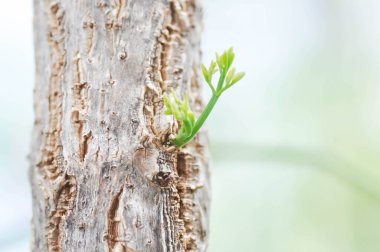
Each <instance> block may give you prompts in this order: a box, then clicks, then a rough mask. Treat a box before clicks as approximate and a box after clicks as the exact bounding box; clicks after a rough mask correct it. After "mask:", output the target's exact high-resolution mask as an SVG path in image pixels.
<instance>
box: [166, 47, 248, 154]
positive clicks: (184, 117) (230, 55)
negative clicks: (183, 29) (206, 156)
mask: <svg viewBox="0 0 380 252" xmlns="http://www.w3.org/2000/svg"><path fill="white" fill-rule="evenodd" d="M234 58H235V54H234V52H233V49H232V47H231V48H230V49H228V50H226V51H224V52H223V53H222V55H219V54H216V61H211V63H210V66H209V67H208V68H207V67H206V66H205V65H203V64H202V73H203V77H204V78H205V80H206V83H207V84H208V86H209V87H210V89H211V91H212V96H211V99H210V101H209V102H208V104H207V105H206V107H205V109H204V110H203V112H202V114H201V115H200V116H199V118H198V120H196V121H195V117H194V114H193V112H191V110H190V108H189V98H188V96H187V95H186V97H185V100H184V101H181V100H180V99H178V97H177V96H176V95H175V93H174V92H173V91H172V95H171V96H164V103H165V107H166V110H165V114H166V115H173V116H174V117H175V119H177V120H178V121H179V122H181V128H180V130H179V131H178V133H177V135H176V136H175V138H174V139H173V140H172V141H171V142H172V143H173V144H175V145H177V146H178V147H182V146H183V145H185V144H186V143H188V142H189V141H190V140H191V139H193V138H194V136H195V135H196V134H197V132H198V131H199V129H200V128H201V127H202V125H203V123H204V122H205V121H206V119H207V117H208V116H209V114H210V112H211V111H212V109H213V107H214V105H215V104H216V102H217V100H218V98H219V97H220V95H221V94H222V93H223V92H224V91H226V90H227V89H228V88H230V87H231V86H233V85H234V84H235V83H236V82H238V81H240V80H241V79H242V78H243V77H244V75H245V74H244V73H243V72H238V73H236V70H235V68H231V65H232V63H233V61H234ZM230 68H231V69H230ZM218 71H219V80H218V84H217V86H216V87H215V86H214V85H213V82H212V78H213V76H214V75H215V73H217V72H218Z"/></svg>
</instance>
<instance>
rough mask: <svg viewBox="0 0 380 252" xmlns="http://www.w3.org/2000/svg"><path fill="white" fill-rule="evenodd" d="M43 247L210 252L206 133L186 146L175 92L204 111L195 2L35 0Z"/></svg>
mask: <svg viewBox="0 0 380 252" xmlns="http://www.w3.org/2000/svg"><path fill="white" fill-rule="evenodd" d="M34 5H35V19H34V27H35V50H36V54H35V55H36V84H35V113H36V122H35V127H34V131H33V144H32V151H31V157H32V166H31V169H30V178H31V184H32V192H33V220H32V230H33V231H32V234H33V239H32V243H31V244H32V251H38V252H40V251H42V252H44V251H58V252H60V251H111V252H112V251H127V252H132V251H143V252H145V251H148V252H149V251H152V252H153V251H159V252H160V251H162V252H170V251H206V248H207V239H208V209H209V174H208V154H207V148H206V135H205V133H204V132H201V133H200V134H199V136H198V137H197V138H196V139H195V140H194V141H192V142H191V143H190V144H188V146H186V147H185V148H183V149H181V150H178V149H177V148H175V147H173V146H169V145H167V142H168V139H169V137H170V135H171V134H174V133H175V132H176V131H177V130H178V128H179V126H180V125H178V123H177V122H176V121H174V119H173V118H171V117H169V116H165V115H163V110H164V108H163V101H162V97H163V95H164V94H165V93H166V92H168V91H169V90H170V89H174V90H175V91H176V92H177V93H178V94H181V95H184V94H185V93H186V92H187V93H189V96H190V99H191V106H192V108H193V110H194V111H195V113H198V114H199V113H200V112H201V109H202V102H201V96H200V85H199V73H198V69H199V65H200V50H199V44H200V33H201V12H202V11H201V9H200V7H199V6H198V3H197V1H195V0H96V1H93V0H84V1H77V2H73V1H69V0H60V1H54V0H34Z"/></svg>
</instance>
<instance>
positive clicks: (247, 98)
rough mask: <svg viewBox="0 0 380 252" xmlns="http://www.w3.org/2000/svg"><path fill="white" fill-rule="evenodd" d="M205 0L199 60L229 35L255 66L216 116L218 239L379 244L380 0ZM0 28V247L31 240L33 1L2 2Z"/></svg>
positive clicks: (343, 247)
mask: <svg viewBox="0 0 380 252" xmlns="http://www.w3.org/2000/svg"><path fill="white" fill-rule="evenodd" d="M203 3H204V12H205V31H204V36H203V44H202V48H203V59H204V61H205V62H208V61H210V60H211V59H212V58H213V56H214V52H215V51H222V50H224V49H226V48H228V47H229V46H231V45H233V46H234V48H235V51H236V54H237V56H236V66H237V67H238V69H239V70H244V71H245V72H247V76H246V77H245V79H244V80H243V81H241V82H239V83H238V84H237V86H236V87H234V88H232V89H230V91H228V92H227V93H226V94H225V95H224V96H223V97H222V99H221V100H220V102H219V105H218V106H217V107H216V109H215V111H214V112H213V114H212V115H211V118H210V120H209V121H208V125H207V127H208V129H209V134H210V141H211V152H212V156H213V167H212V175H213V177H212V182H213V191H212V194H213V202H212V213H211V237H210V247H209V251H210V252H231V251H239V252H245V251H247V252H251V251H253V252H278V251H281V252H304V251H305V252H378V251H380V238H379V235H380V170H379V168H380V116H379V112H380V71H379V70H380V14H379V13H380V1H377V0H360V1H357V0H234V1H228V0H203ZM0 32H1V33H0V34H1V40H0V76H1V82H0V85H1V89H0V129H1V131H0V251H7V252H8V251H17V252H22V251H29V236H30V231H29V223H30V219H31V193H30V188H29V182H28V175H27V170H28V161H27V155H28V151H29V146H30V136H31V129H32V124H33V108H32V104H33V101H32V90H33V82H34V59H33V44H32V42H33V39H32V35H33V34H32V1H30V0H20V1H4V2H3V3H2V6H1V8H0ZM204 93H205V99H207V96H208V95H209V93H208V91H207V89H206V88H205V89H204Z"/></svg>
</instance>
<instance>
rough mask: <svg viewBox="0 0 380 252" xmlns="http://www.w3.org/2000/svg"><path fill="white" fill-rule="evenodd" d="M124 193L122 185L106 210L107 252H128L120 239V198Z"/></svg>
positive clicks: (121, 206) (121, 209)
mask: <svg viewBox="0 0 380 252" xmlns="http://www.w3.org/2000/svg"><path fill="white" fill-rule="evenodd" d="M123 191H124V185H123V187H121V188H120V191H119V192H118V193H117V194H116V195H115V196H114V197H113V199H112V201H111V205H110V207H109V208H108V213H107V223H108V224H107V225H108V229H107V235H106V239H107V244H108V251H109V252H112V251H128V249H130V248H128V246H127V245H126V244H124V243H125V242H126V241H125V240H123V239H121V238H120V237H123V235H122V234H120V232H121V231H122V229H123V227H122V217H121V216H122V213H121V212H122V211H123V209H124V206H123V205H122V204H121V200H122V196H123Z"/></svg>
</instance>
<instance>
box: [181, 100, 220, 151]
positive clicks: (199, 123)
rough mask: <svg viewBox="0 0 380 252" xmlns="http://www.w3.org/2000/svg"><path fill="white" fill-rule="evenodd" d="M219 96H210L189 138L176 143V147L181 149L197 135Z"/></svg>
mask: <svg viewBox="0 0 380 252" xmlns="http://www.w3.org/2000/svg"><path fill="white" fill-rule="evenodd" d="M218 99H219V96H217V95H212V97H211V99H210V101H209V102H208V103H207V105H206V107H205V109H204V110H203V112H202V114H201V115H200V116H199V118H198V120H197V121H196V122H195V125H194V128H193V130H192V132H191V134H190V136H188V137H186V138H185V139H183V140H182V141H178V142H180V143H178V142H177V145H178V147H182V146H184V145H185V144H187V143H188V142H189V141H191V139H193V137H194V136H195V135H196V134H197V133H198V131H199V129H200V128H201V127H202V126H203V124H204V123H205V121H206V119H207V117H208V116H209V115H210V113H211V111H212V109H213V108H214V106H215V104H216V102H217V101H218Z"/></svg>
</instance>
